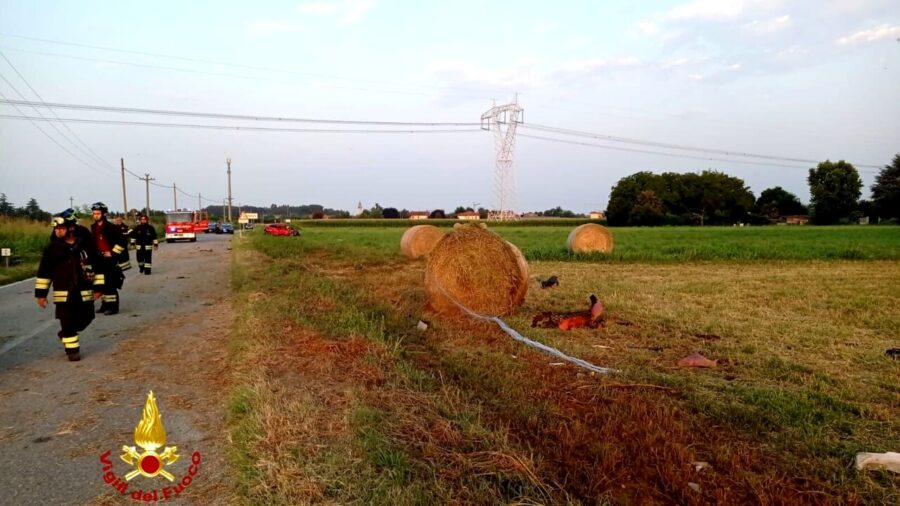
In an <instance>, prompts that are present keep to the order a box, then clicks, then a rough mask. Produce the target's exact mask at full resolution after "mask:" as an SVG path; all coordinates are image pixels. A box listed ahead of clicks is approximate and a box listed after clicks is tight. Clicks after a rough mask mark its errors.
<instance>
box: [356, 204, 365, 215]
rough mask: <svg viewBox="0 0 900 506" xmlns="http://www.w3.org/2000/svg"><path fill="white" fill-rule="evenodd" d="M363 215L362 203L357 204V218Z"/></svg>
mask: <svg viewBox="0 0 900 506" xmlns="http://www.w3.org/2000/svg"><path fill="white" fill-rule="evenodd" d="M362 213H363V206H362V201H360V203H359V204H356V216H360V215H362Z"/></svg>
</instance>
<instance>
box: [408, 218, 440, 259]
mask: <svg viewBox="0 0 900 506" xmlns="http://www.w3.org/2000/svg"><path fill="white" fill-rule="evenodd" d="M443 237H444V232H443V231H442V230H441V229H439V228H437V227H435V226H434V225H416V226H414V227H410V228H409V230H407V231H406V232H404V233H403V237H402V238H401V239H400V251H401V252H402V253H403V256H405V257H407V258H419V257H421V256H425V255H427V254H429V253H431V250H433V249H434V246H435V244H437V243H438V241H440V240H441V239H443Z"/></svg>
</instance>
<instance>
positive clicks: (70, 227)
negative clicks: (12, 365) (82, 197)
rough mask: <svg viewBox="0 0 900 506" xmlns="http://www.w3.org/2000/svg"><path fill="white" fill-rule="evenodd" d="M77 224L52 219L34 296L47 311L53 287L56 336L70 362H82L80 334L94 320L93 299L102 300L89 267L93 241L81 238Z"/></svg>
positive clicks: (56, 218) (59, 217)
mask: <svg viewBox="0 0 900 506" xmlns="http://www.w3.org/2000/svg"><path fill="white" fill-rule="evenodd" d="M75 227H76V225H75V223H74V222H72V221H70V220H66V219H65V218H63V217H62V216H60V215H56V216H55V217H54V218H53V238H52V239H51V240H50V244H49V245H48V246H47V248H45V249H44V254H43V256H42V257H41V263H40V266H39V267H38V273H37V278H36V279H35V282H34V296H35V298H36V299H37V303H38V305H39V306H41V308H45V307H47V298H48V295H50V287H51V285H52V286H53V292H52V297H53V302H54V304H55V306H56V318H58V319H59V325H60V330H59V333H58V334H57V335H58V336H59V339H60V340H61V341H62V344H63V347H64V348H65V350H66V355H67V356H68V357H69V360H71V361H73V362H74V361H77V360H81V353H80V345H79V342H78V333H79V332H80V331H82V330H84V329H86V328H87V326H88V325H89V324H90V323H91V321H93V319H94V299H95V298H96V297H99V296H100V294H99V292H97V294H96V296H95V293H94V290H95V288H94V287H93V286H92V285H93V280H92V273H91V271H90V269H89V267H88V262H89V260H90V259H89V252H88V250H89V248H90V247H91V245H90V239H89V238H88V239H84V238H82V237H78V234H77V233H76V231H75Z"/></svg>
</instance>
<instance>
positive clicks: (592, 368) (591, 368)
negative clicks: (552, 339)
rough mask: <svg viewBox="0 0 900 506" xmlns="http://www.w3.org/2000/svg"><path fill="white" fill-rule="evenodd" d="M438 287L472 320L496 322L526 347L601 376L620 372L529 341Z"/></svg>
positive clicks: (499, 321) (493, 317) (504, 324)
mask: <svg viewBox="0 0 900 506" xmlns="http://www.w3.org/2000/svg"><path fill="white" fill-rule="evenodd" d="M437 286H438V288H440V289H441V291H442V292H444V295H446V296H447V298H448V299H450V301H451V302H453V303H454V304H456V305H457V306H458V307H459V308H460V309H462V310H463V311H465V312H466V314H468V315H469V316H471V317H472V318H476V319H478V320H484V321H489V322H494V323H496V324H497V326H498V327H500V329H501V330H503V332H506V333H507V334H508V335H509V336H510V337H512V338H513V339H515V340H516V341H519V342H520V343H522V344H525V345H526V346H531V347H532V348H535V349H538V350H541V351H543V352H544V353H547V354H550V355H553V356H554V357H556V358H559V359H561V360H565V361H566V362H570V363H572V364H575V365H577V366H578V367H582V368H584V369H587V370H589V371H593V372H596V373H599V374H607V373H611V372H619V371H617V370H615V369H610V368H608V367H600V366H596V365H594V364H592V363H590V362H587V361H585V360H582V359H580V358H576V357H570V356H569V355H566V354H565V353H563V352H561V351H559V350H557V349H556V348H553V347H552V346H547V345H546V344H544V343H539V342H537V341H532V340H531V339H528V338H527V337H525V336H523V335H522V334H520V333H518V332H517V331H516V330H515V329H514V328H512V327H510V326H509V325H507V324H506V322H505V321H503V320H501V319H500V318H499V317H497V316H486V315H483V314H478V313H476V312H475V311H472V310H471V309H469V308H467V307H466V306H464V305H462V304H461V303H460V302H459V301H458V300H456V299H455V298H454V297H453V296H452V295H450V294H449V293H447V290H444V287H443V286H441V285H437Z"/></svg>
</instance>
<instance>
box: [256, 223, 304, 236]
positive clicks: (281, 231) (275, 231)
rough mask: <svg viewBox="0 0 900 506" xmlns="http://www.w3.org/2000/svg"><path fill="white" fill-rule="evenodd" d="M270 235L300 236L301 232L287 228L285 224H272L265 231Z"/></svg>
mask: <svg viewBox="0 0 900 506" xmlns="http://www.w3.org/2000/svg"><path fill="white" fill-rule="evenodd" d="M263 231H264V232H265V233H266V234H268V235H286V236H298V235H300V232H299V231H297V230H294V229H293V228H291V227H289V226H287V224H285V223H270V224H268V225H266V228H265V229H264V230H263Z"/></svg>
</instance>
